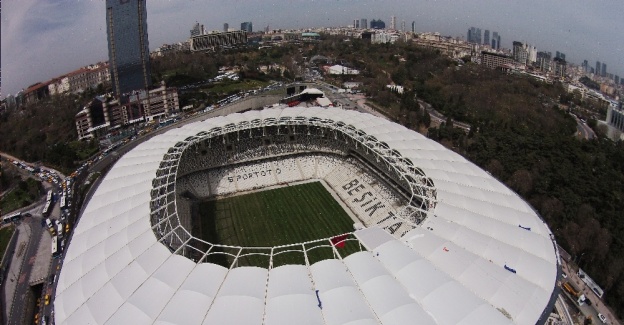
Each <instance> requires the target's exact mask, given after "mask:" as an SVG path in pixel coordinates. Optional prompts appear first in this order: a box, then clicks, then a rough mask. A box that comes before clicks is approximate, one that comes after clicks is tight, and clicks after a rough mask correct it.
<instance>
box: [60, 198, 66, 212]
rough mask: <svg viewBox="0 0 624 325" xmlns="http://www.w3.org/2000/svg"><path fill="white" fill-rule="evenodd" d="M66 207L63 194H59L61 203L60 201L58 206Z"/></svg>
mask: <svg viewBox="0 0 624 325" xmlns="http://www.w3.org/2000/svg"><path fill="white" fill-rule="evenodd" d="M66 207H67V205H66V203H65V195H63V196H61V203H60V208H61V209H65V208H66Z"/></svg>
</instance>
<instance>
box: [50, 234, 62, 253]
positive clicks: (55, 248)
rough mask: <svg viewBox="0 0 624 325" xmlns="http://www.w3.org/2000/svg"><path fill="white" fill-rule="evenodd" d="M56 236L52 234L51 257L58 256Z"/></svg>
mask: <svg viewBox="0 0 624 325" xmlns="http://www.w3.org/2000/svg"><path fill="white" fill-rule="evenodd" d="M60 254H61V252H59V247H58V237H56V236H52V257H55V258H56V257H59V255H60Z"/></svg>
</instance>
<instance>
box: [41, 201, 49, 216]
mask: <svg viewBox="0 0 624 325" xmlns="http://www.w3.org/2000/svg"><path fill="white" fill-rule="evenodd" d="M50 212H52V202H50V201H46V204H45V206H44V207H43V211H42V212H41V215H43V217H47V216H48V215H49V214H50Z"/></svg>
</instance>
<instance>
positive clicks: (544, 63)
mask: <svg viewBox="0 0 624 325" xmlns="http://www.w3.org/2000/svg"><path fill="white" fill-rule="evenodd" d="M551 59H552V54H551V53H550V52H537V61H536V66H537V68H538V69H540V70H541V71H544V72H547V71H550V61H551Z"/></svg>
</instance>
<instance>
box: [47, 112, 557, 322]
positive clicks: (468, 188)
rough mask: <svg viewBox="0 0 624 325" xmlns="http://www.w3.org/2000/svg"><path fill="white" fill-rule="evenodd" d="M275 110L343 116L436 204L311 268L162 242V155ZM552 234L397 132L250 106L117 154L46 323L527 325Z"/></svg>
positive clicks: (499, 190) (483, 183) (469, 174)
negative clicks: (198, 256)
mask: <svg viewBox="0 0 624 325" xmlns="http://www.w3.org/2000/svg"><path fill="white" fill-rule="evenodd" d="M284 116H287V117H292V118H294V117H297V116H303V117H306V118H309V117H319V118H321V119H331V120H333V121H335V122H338V121H342V122H344V123H345V124H347V125H352V126H353V127H355V128H356V129H359V130H362V131H364V132H366V134H368V135H372V136H374V137H375V138H377V140H379V141H383V142H385V143H386V144H387V145H388V146H389V147H390V148H391V149H395V150H397V151H398V152H400V154H401V155H402V156H403V157H405V158H408V159H409V160H410V161H411V162H412V163H413V165H414V166H416V167H419V168H420V169H421V170H422V171H423V172H424V174H425V175H426V176H427V177H429V178H430V179H431V180H432V181H433V184H434V187H435V188H436V193H437V197H436V205H435V208H433V210H432V211H430V212H429V216H428V217H427V218H426V219H425V221H424V222H423V223H422V224H421V225H420V226H419V227H417V228H415V229H413V230H411V231H409V232H408V233H407V234H405V235H404V236H403V237H401V238H399V239H397V238H395V237H393V236H391V235H390V234H388V233H387V232H386V231H384V230H383V229H380V228H376V227H371V228H367V229H362V230H359V231H356V232H354V235H355V237H356V238H357V239H358V240H359V241H360V242H361V243H362V244H363V245H364V246H365V247H366V249H367V251H362V252H358V253H355V254H352V255H350V256H348V257H346V258H344V259H332V260H324V261H320V262H317V263H315V264H313V265H286V266H280V267H276V268H273V269H270V270H269V269H263V268H258V267H235V268H230V269H228V268H224V267H222V266H218V265H215V264H209V263H201V264H197V263H195V262H193V261H191V260H190V259H187V258H185V257H183V256H180V255H176V254H174V253H172V252H171V251H170V250H169V249H168V248H167V247H166V246H164V245H163V244H161V243H160V242H158V240H157V237H156V235H155V234H154V232H153V231H152V228H151V226H152V225H151V223H150V200H151V197H150V190H151V188H152V180H153V179H154V178H155V177H156V170H157V169H158V167H159V163H160V161H161V160H162V158H163V155H164V154H165V153H167V150H168V149H169V148H171V147H173V146H174V145H175V144H176V143H177V142H179V141H182V140H184V139H185V138H186V137H188V136H191V135H195V134H197V133H198V132H200V131H208V130H210V129H212V128H214V127H224V126H225V125H227V124H230V123H239V122H241V121H252V120H254V119H261V120H263V119H266V118H276V119H279V118H280V117H284ZM529 228H530V230H528V229H529ZM551 238H552V235H551V232H550V230H549V229H548V227H547V226H546V225H545V224H544V222H543V221H542V220H541V219H540V218H539V216H538V215H536V213H535V212H534V211H533V209H532V208H531V207H530V206H529V205H528V204H527V203H526V202H524V201H523V200H522V199H521V198H520V197H518V195H516V194H515V193H514V192H513V191H511V190H510V189H508V188H507V187H506V186H505V185H503V184H501V183H500V182H499V181H497V180H496V179H494V178H493V177H492V176H491V175H489V174H488V173H487V172H485V171H483V170H481V169H480V168H478V167H477V166H475V165H474V164H472V163H470V162H469V161H467V160H466V159H464V158H463V157H461V156H460V155H458V154H456V153H454V152H452V151H450V150H448V149H446V148H444V147H443V146H441V145H439V144H438V143H436V142H434V141H432V140H429V139H427V138H426V137H424V136H422V135H420V134H418V133H416V132H413V131H411V130H408V129H406V128H404V127H403V126H400V125H397V124H394V123H392V122H389V121H387V120H384V119H381V118H377V117H374V116H372V115H369V114H364V113H358V112H354V111H345V110H340V109H334V108H329V109H325V108H299V107H295V108H283V107H282V108H276V109H270V110H263V111H250V112H246V113H243V114H232V115H229V116H225V117H217V118H213V119H209V120H205V121H202V122H195V123H191V124H188V125H185V126H183V127H181V128H177V129H173V130H171V131H169V132H167V133H165V134H162V135H158V136H155V137H154V138H152V139H150V140H148V141H146V142H144V143H142V144H140V145H138V146H137V147H136V148H135V149H133V150H132V151H130V152H128V153H127V154H126V155H124V156H123V157H121V158H120V159H119V161H118V162H117V163H116V164H115V165H114V167H113V168H112V169H111V170H110V171H109V173H108V174H107V175H106V176H105V177H104V179H103V180H102V183H101V185H100V186H99V188H98V189H97V190H96V191H95V193H94V195H93V197H92V198H91V200H90V201H89V203H88V205H87V206H86V208H85V211H84V214H83V215H82V217H81V219H80V221H79V223H78V224H77V227H76V228H75V230H74V234H73V237H72V240H71V243H70V245H69V247H68V249H67V251H66V255H65V257H64V261H63V266H62V270H61V274H60V277H59V280H58V285H57V290H56V299H55V300H54V310H55V314H54V317H55V320H56V324H79V325H83V324H163V325H164V324H350V325H355V324H358V325H359V324H361V325H368V324H535V323H536V322H537V321H538V320H539V318H540V316H541V315H542V313H543V312H544V310H545V308H547V305H548V303H549V301H550V299H551V295H552V292H553V290H554V287H555V281H556V276H557V265H558V262H557V261H558V260H557V257H556V251H555V248H554V246H553V244H554V243H553V240H552V239H551ZM511 270H513V271H515V272H512V271H511Z"/></svg>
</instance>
